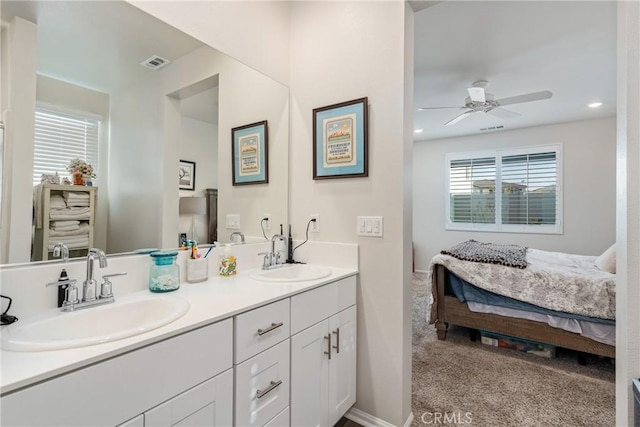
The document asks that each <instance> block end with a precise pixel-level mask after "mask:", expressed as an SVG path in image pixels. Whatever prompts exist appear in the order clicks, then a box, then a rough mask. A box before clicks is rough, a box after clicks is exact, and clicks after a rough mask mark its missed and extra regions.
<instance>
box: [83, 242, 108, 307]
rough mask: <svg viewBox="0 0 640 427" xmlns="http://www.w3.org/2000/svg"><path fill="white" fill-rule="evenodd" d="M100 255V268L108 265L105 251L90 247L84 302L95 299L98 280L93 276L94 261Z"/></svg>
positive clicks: (84, 284) (84, 286)
mask: <svg viewBox="0 0 640 427" xmlns="http://www.w3.org/2000/svg"><path fill="white" fill-rule="evenodd" d="M96 256H97V257H98V260H99V261H100V268H105V267H106V266H107V256H106V255H105V254H104V252H103V251H101V250H100V249H96V248H91V249H89V253H88V254H87V278H86V279H85V281H84V282H82V302H90V301H95V299H96V287H97V282H96V280H95V279H94V278H93V261H94V260H95V259H96Z"/></svg>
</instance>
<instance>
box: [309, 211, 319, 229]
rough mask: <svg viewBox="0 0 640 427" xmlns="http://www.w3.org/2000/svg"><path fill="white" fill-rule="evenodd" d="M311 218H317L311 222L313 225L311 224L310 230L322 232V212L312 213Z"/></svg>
mask: <svg viewBox="0 0 640 427" xmlns="http://www.w3.org/2000/svg"><path fill="white" fill-rule="evenodd" d="M310 219H315V221H312V222H311V225H310V226H309V231H310V232H312V233H319V232H320V214H313V215H311V218H310Z"/></svg>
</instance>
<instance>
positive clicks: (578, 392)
mask: <svg viewBox="0 0 640 427" xmlns="http://www.w3.org/2000/svg"><path fill="white" fill-rule="evenodd" d="M413 293H414V310H413V401H412V409H413V414H414V417H415V418H414V422H413V425H414V426H425V425H469V426H492V427H493V426H518V427H520V426H536V427H537V426H545V427H546V426H562V427H571V426H613V425H615V367H614V363H613V361H611V360H610V359H606V358H600V357H597V356H587V365H586V366H581V365H579V364H578V363H577V360H576V353H573V352H570V351H568V350H564V351H561V350H560V351H558V354H557V356H556V357H555V358H553V359H546V358H542V357H539V356H535V355H530V354H525V353H521V352H518V351H515V350H510V349H503V348H496V347H491V346H488V345H485V344H482V343H480V342H471V341H470V339H469V334H468V331H467V330H466V329H464V328H456V327H453V328H449V333H448V335H447V340H446V341H438V339H437V337H436V333H435V328H434V327H433V325H429V324H427V322H426V320H425V318H426V313H427V309H428V307H427V295H428V292H427V284H426V274H423V273H415V274H414V280H413Z"/></svg>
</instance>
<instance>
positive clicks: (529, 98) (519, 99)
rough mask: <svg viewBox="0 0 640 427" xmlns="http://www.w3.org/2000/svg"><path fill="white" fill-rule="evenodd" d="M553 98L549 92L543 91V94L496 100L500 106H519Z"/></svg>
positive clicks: (537, 93)
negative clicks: (522, 103)
mask: <svg viewBox="0 0 640 427" xmlns="http://www.w3.org/2000/svg"><path fill="white" fill-rule="evenodd" d="M552 96H553V94H552V93H551V92H549V91H548V90H543V91H541V92H533V93H528V94H526V95H518V96H512V97H510V98H502V99H498V100H496V103H497V104H498V105H499V106H502V105H510V104H519V103H521V102H531V101H540V100H542V99H549V98H551V97H552Z"/></svg>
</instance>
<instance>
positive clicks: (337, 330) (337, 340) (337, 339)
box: [333, 328, 340, 354]
mask: <svg viewBox="0 0 640 427" xmlns="http://www.w3.org/2000/svg"><path fill="white" fill-rule="evenodd" d="M333 333H334V334H336V345H334V346H333V348H335V349H336V353H338V354H340V328H336V330H335V331H334V332H333Z"/></svg>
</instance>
